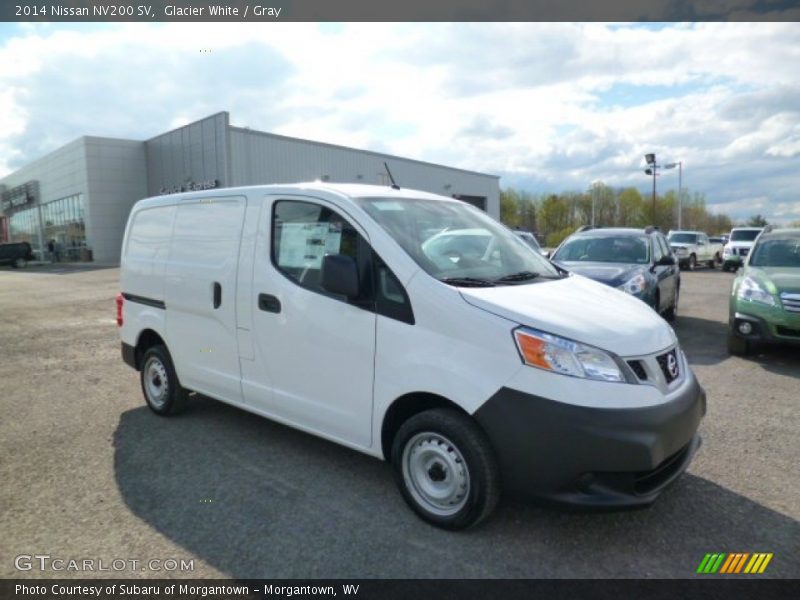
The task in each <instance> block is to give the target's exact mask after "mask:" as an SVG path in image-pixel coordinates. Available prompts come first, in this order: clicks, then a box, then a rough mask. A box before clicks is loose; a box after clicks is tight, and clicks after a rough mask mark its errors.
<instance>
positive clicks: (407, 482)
mask: <svg viewBox="0 0 800 600" xmlns="http://www.w3.org/2000/svg"><path fill="white" fill-rule="evenodd" d="M391 459H392V467H393V469H394V474H395V480H396V481H397V484H398V486H399V487H400V492H401V493H402V495H403V498H404V499H405V501H406V502H407V503H408V505H409V506H410V507H411V508H412V509H413V510H414V512H416V513H417V514H418V515H419V516H420V517H422V518H423V519H424V520H426V521H428V522H429V523H432V524H434V525H436V526H438V527H442V528H444V529H464V528H466V527H469V526H471V525H475V524H477V523H479V522H480V521H482V520H483V519H485V518H486V517H487V516H489V514H490V513H491V512H492V511H493V510H494V507H495V506H496V505H497V501H498V499H499V498H500V474H499V469H498V467H497V462H496V460H495V457H494V452H493V451H492V448H491V446H490V444H489V440H488V439H487V438H486V434H485V433H484V432H483V431H482V430H481V429H480V428H479V427H478V426H477V425H476V424H475V423H474V422H473V421H472V419H470V418H469V417H468V416H467V415H465V414H463V413H460V412H458V411H456V410H453V409H432V410H427V411H425V412H422V413H419V414H417V415H414V416H413V417H411V418H410V419H408V420H407V421H406V422H405V423H403V425H402V426H401V427H400V429H399V430H398V432H397V434H396V435H395V438H394V442H393V443H392V455H391Z"/></svg>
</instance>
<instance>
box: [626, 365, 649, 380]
mask: <svg viewBox="0 0 800 600" xmlns="http://www.w3.org/2000/svg"><path fill="white" fill-rule="evenodd" d="M628 366H629V367H630V368H631V369H633V372H634V373H636V377H638V378H639V381H647V371H645V370H644V367H643V366H642V361H640V360H629V361H628Z"/></svg>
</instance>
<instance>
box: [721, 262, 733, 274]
mask: <svg viewBox="0 0 800 600" xmlns="http://www.w3.org/2000/svg"><path fill="white" fill-rule="evenodd" d="M730 270H731V268H730V267H729V266H728V265H726V264H725V263H722V272H723V273H727V272H728V271H730Z"/></svg>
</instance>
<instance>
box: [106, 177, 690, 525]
mask: <svg viewBox="0 0 800 600" xmlns="http://www.w3.org/2000/svg"><path fill="white" fill-rule="evenodd" d="M120 285H121V294H120V295H119V296H118V297H117V322H118V324H119V327H120V333H121V338H122V356H123V359H124V360H125V362H126V363H127V364H129V365H130V366H131V367H133V368H135V369H136V370H137V371H139V373H140V379H141V386H142V391H143V393H144V397H145V400H146V402H147V404H148V406H149V407H150V408H151V409H152V410H153V412H155V413H157V414H158V415H172V414H175V413H177V412H179V411H180V410H181V409H182V408H183V407H184V405H185V404H186V402H187V394H188V393H189V392H190V391H191V392H197V393H200V394H202V395H205V396H209V397H211V398H215V399H217V400H220V401H223V402H227V403H229V404H232V405H234V406H237V407H240V408H242V409H244V410H247V411H250V412H253V413H255V414H258V415H262V416H264V417H268V418H270V419H273V420H275V421H277V422H279V423H283V424H286V425H289V426H291V427H295V428H297V429H301V430H303V431H306V432H308V433H312V434H314V435H317V436H320V437H323V438H325V439H328V440H331V441H333V442H336V443H338V444H342V445H344V446H347V447H349V448H352V449H354V450H358V451H360V452H364V453H366V454H369V455H372V456H375V457H377V458H380V459H384V460H387V461H389V462H390V463H391V465H392V468H393V471H394V474H395V477H396V480H397V483H398V485H399V488H400V491H401V492H402V495H403V497H404V498H405V500H406V502H407V503H408V504H409V505H410V507H411V508H412V509H413V510H414V511H415V512H416V513H417V514H418V515H420V516H421V517H422V518H423V519H425V520H427V521H429V522H431V523H433V524H435V525H437V526H440V527H444V528H448V529H461V528H464V527H467V526H470V525H473V524H475V523H478V522H479V521H481V520H482V519H484V518H485V517H487V516H488V515H489V514H490V513H491V511H492V510H493V508H494V507H495V505H496V503H497V501H498V498H499V496H500V493H501V490H504V491H508V492H521V493H524V494H527V495H532V496H537V497H540V498H544V499H549V500H553V501H557V502H561V503H566V504H570V505H583V506H589V507H626V506H627V507H629V506H640V505H646V504H649V503H651V502H652V501H653V500H655V498H656V497H657V496H658V495H659V493H660V492H661V491H662V490H663V489H664V488H665V487H666V486H667V485H668V484H669V483H670V482H672V481H673V480H674V479H675V478H677V477H678V476H679V475H680V474H681V473H683V472H684V471H685V470H686V468H687V466H688V465H689V462H690V461H691V459H692V457H693V455H694V453H695V451H696V450H697V448H698V446H699V444H700V438H699V436H698V434H697V429H698V425H699V423H700V420H701V418H702V417H703V415H704V414H705V393H704V392H703V390H702V388H701V387H700V385H699V384H698V382H697V380H696V378H695V376H694V374H693V373H692V371H691V369H690V368H689V365H688V363H687V360H686V357H685V356H684V353H683V352H682V351H681V349H680V347H679V344H678V340H677V339H676V336H675V333H674V332H673V330H672V328H671V327H670V326H669V325H668V324H667V323H666V322H665V321H664V320H663V319H661V318H660V317H659V316H658V314H657V313H656V312H654V311H653V310H652V309H651V308H650V307H649V306H647V305H646V304H644V303H643V302H641V301H639V300H638V299H637V298H634V297H631V296H629V295H628V294H625V293H624V292H621V291H619V290H615V289H612V288H609V287H608V286H605V285H603V284H601V283H597V282H594V281H591V280H589V279H586V278H584V277H581V276H579V275H570V274H569V273H567V272H566V271H564V270H563V269H560V268H558V267H556V266H554V265H553V264H551V263H550V262H548V261H547V259H545V258H544V257H542V256H540V255H539V254H538V253H536V252H532V251H531V249H530V248H529V247H528V246H527V245H526V244H525V242H524V241H523V240H521V239H520V238H519V237H517V236H516V235H515V234H514V233H513V232H512V231H511V230H509V229H507V228H506V227H504V226H503V225H501V224H500V223H498V222H496V221H495V220H494V219H492V218H491V217H489V216H488V215H487V214H486V213H484V212H482V211H481V210H479V209H477V208H475V207H473V206H470V205H468V204H466V203H464V202H462V201H460V200H455V199H453V198H447V197H443V196H438V195H434V194H430V193H427V192H421V191H415V190H404V189H399V188H397V187H396V186H393V187H391V188H389V187H378V186H367V185H344V184H328V183H308V184H297V185H270V186H256V187H243V188H227V189H215V190H207V191H198V192H186V193H180V194H174V195H169V196H161V197H155V198H149V199H145V200H141V201H139V202H138V203H137V204H136V205H135V206H134V207H133V209H132V211H131V214H130V218H129V221H128V225H127V228H126V231H125V237H124V241H123V247H122V261H121V275H120Z"/></svg>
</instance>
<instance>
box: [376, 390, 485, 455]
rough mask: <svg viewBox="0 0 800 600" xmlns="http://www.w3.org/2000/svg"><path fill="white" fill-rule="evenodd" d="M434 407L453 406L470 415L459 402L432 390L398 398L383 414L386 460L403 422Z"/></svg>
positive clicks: (383, 443) (382, 446) (382, 439)
mask: <svg viewBox="0 0 800 600" xmlns="http://www.w3.org/2000/svg"><path fill="white" fill-rule="evenodd" d="M432 408H452V409H455V410H457V411H459V412H461V413H463V414H465V415H467V416H470V415H469V413H468V412H467V411H465V410H464V409H463V408H462V407H460V406H459V405H458V404H456V403H455V402H453V401H452V400H448V399H447V398H445V397H444V396H440V395H438V394H433V393H431V392H411V393H408V394H404V395H403V396H400V397H399V398H397V399H396V400H395V401H394V402H392V404H391V405H390V406H389V408H388V409H387V410H386V412H385V413H384V416H383V423H382V425H381V450H382V451H383V457H384V459H386V460H389V459H390V458H391V454H392V441H393V440H394V436H395V434H396V433H397V431H398V430H399V429H400V427H401V426H402V424H403V423H405V422H406V421H407V420H408V419H410V418H411V417H413V416H414V415H416V414H419V413H421V412H423V411H426V410H430V409H432Z"/></svg>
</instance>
